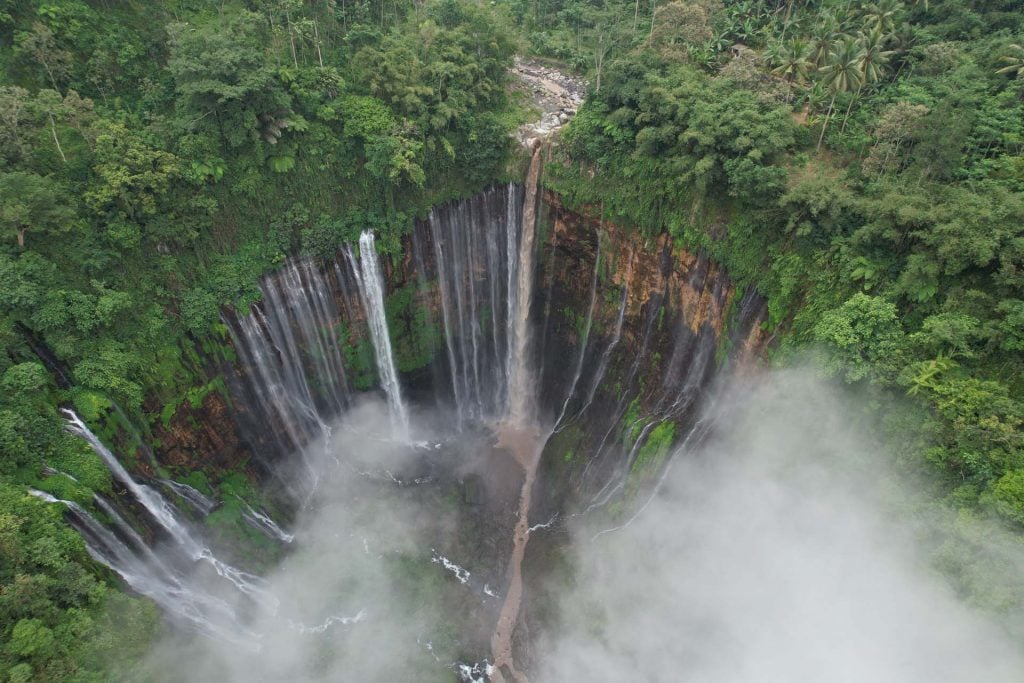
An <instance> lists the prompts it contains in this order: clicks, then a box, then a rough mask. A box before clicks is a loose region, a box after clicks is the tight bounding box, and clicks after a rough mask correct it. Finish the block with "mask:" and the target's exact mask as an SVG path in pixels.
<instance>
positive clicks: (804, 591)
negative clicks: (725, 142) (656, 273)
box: [538, 371, 1024, 683]
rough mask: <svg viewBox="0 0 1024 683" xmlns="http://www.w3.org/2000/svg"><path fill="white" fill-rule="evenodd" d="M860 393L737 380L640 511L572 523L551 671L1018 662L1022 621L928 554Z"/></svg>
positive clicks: (931, 667) (1012, 667)
mask: <svg viewBox="0 0 1024 683" xmlns="http://www.w3.org/2000/svg"><path fill="white" fill-rule="evenodd" d="M859 410H860V408H859V407H858V405H857V404H856V402H855V401H853V400H852V399H851V398H849V397H844V396H843V395H841V394H839V393H838V392H837V391H836V390H835V388H834V387H830V386H829V385H827V384H825V383H823V382H822V381H821V380H819V379H815V378H814V376H813V374H812V373H811V372H810V371H802V372H797V371H778V372H774V373H770V374H767V375H765V376H764V377H759V378H756V379H755V380H753V381H752V382H749V383H747V382H744V383H739V384H737V385H734V386H733V387H732V388H731V390H730V391H727V392H726V393H725V395H724V396H723V397H722V398H721V399H720V401H719V402H718V403H717V404H716V406H715V408H714V409H713V410H712V413H713V414H714V415H715V418H714V419H715V423H716V427H715V430H714V435H713V436H712V437H711V438H710V440H709V442H708V443H706V444H705V445H704V446H702V447H701V448H699V449H698V452H696V453H679V454H677V455H676V458H675V460H674V461H673V464H672V470H671V472H670V473H669V474H668V476H667V477H666V479H665V481H664V483H663V485H662V488H661V489H660V490H659V493H658V494H657V496H656V497H655V498H654V500H653V501H652V502H651V503H650V505H648V506H647V507H646V509H645V510H644V511H643V512H642V513H641V514H640V515H639V516H638V517H637V518H636V519H635V520H634V521H633V522H632V523H631V524H630V525H629V526H628V527H626V528H625V529H621V530H618V531H614V532H611V533H606V534H600V526H599V525H598V526H595V525H594V524H590V523H587V520H586V519H585V520H584V521H583V522H581V523H579V524H577V525H574V527H573V529H572V531H571V534H572V537H573V541H572V557H573V560H574V561H575V562H576V563H578V566H579V575H578V576H577V577H576V580H575V587H574V588H573V589H572V590H570V591H568V592H567V593H566V594H565V595H564V596H563V598H562V600H561V602H560V605H559V611H560V620H559V622H558V623H559V626H558V627H557V628H553V629H552V633H551V635H552V639H551V641H545V642H543V643H542V644H541V645H540V646H539V647H540V649H541V650H542V652H543V655H541V657H540V659H541V665H540V670H541V672H542V673H541V675H540V676H539V677H538V679H539V680H544V681H560V680H608V681H614V680H645V681H679V680H684V681H772V682H774V681H779V682H781V681H798V680H820V681H850V682H854V681H893V682H895V681H909V682H915V683H916V682H921V683H925V682H929V681H970V680H977V681H981V680H984V681H1016V680H1020V676H1021V672H1022V671H1024V659H1022V658H1021V655H1020V652H1019V650H1018V649H1017V647H1016V645H1015V644H1014V642H1013V641H1012V640H1011V638H1010V637H1009V635H1008V634H1007V632H1006V631H1005V630H1003V628H1001V627H1000V625H999V624H996V623H993V622H990V621H988V620H987V619H985V618H984V617H981V616H979V615H978V614H977V613H976V612H973V611H971V610H970V609H969V608H968V607H967V606H965V605H964V604H963V603H962V602H960V601H959V600H958V599H957V598H956V597H955V595H954V594H953V593H952V592H951V590H950V588H949V586H948V585H947V583H946V582H945V581H944V580H943V579H942V578H941V577H940V576H938V575H937V574H935V572H934V571H933V570H931V569H930V568H929V567H928V566H927V559H926V557H925V555H924V553H923V552H922V550H921V547H920V544H919V542H917V541H916V540H915V535H914V530H913V529H912V528H911V525H910V524H909V523H908V520H907V519H905V518H904V514H905V510H901V509H895V508H894V502H893V498H892V496H891V495H889V494H890V493H891V492H890V491H887V489H888V488H889V487H891V486H893V485H894V483H893V482H892V481H889V479H890V478H891V477H893V476H895V475H893V474H892V464H891V462H892V461H891V456H890V455H888V454H887V453H885V452H882V451H880V450H878V449H879V444H878V443H877V442H875V441H873V440H871V439H869V435H867V434H864V433H863V432H859V431H858V430H857V429H856V428H855V427H853V426H852V424H856V422H851V420H850V416H851V415H854V414H856V413H857V412H858V411H859ZM882 448H885V447H884V446H883V447H882ZM906 483H907V482H904V485H905V484H906ZM923 514H924V515H926V516H927V515H928V514H930V513H927V512H925V513H923ZM918 523H919V525H920V526H919V528H920V527H924V528H927V525H928V524H930V523H932V520H928V519H924V520H918ZM596 534H600V535H599V536H597V537H596V538H595V535H596ZM1012 559H1013V560H1014V565H1011V566H1018V567H1019V566H1021V565H1020V564H1019V563H1020V561H1021V557H1020V556H1019V555H1015V556H1013V557H1012Z"/></svg>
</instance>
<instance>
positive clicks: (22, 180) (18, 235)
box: [0, 171, 76, 247]
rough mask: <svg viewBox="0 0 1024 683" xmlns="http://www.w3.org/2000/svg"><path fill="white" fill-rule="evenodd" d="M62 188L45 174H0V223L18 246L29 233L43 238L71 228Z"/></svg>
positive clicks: (71, 213) (71, 212)
mask: <svg viewBox="0 0 1024 683" xmlns="http://www.w3.org/2000/svg"><path fill="white" fill-rule="evenodd" d="M66 202H67V196H66V190H64V189H63V188H62V187H61V186H60V185H59V184H58V183H57V182H55V181H54V180H52V179H50V178H49V177H44V176H39V175H36V174H35V173H26V172H24V171H11V172H8V173H0V222H2V223H3V225H4V228H5V229H6V230H7V231H8V232H9V234H10V233H13V234H11V237H12V238H14V240H15V242H17V245H18V246H19V247H24V246H25V236H26V235H27V234H28V233H29V232H31V233H33V234H37V235H39V236H40V237H43V236H45V235H48V234H54V233H64V232H68V231H70V230H71V229H72V228H73V227H74V223H75V220H76V216H75V212H74V210H73V209H72V208H71V207H69V206H68V205H67V203H66Z"/></svg>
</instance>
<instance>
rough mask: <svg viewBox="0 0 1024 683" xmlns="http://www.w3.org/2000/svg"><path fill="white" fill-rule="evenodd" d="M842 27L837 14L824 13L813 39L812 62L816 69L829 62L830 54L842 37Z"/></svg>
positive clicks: (815, 29)
mask: <svg viewBox="0 0 1024 683" xmlns="http://www.w3.org/2000/svg"><path fill="white" fill-rule="evenodd" d="M841 32H842V26H841V25H840V22H839V20H838V19H837V18H836V15H835V14H832V13H831V12H823V13H822V14H821V19H820V21H819V22H818V25H817V26H815V27H814V35H813V37H812V38H811V49H810V54H809V57H810V60H811V63H813V64H814V66H816V67H819V68H820V67H822V66H824V65H825V63H826V62H827V61H828V55H829V52H831V50H832V46H833V45H834V44H835V41H836V39H837V38H838V37H839V36H840V35H842V33H841Z"/></svg>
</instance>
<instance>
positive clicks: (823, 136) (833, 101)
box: [814, 91, 839, 152]
mask: <svg viewBox="0 0 1024 683" xmlns="http://www.w3.org/2000/svg"><path fill="white" fill-rule="evenodd" d="M838 94H839V92H838V91H836V92H834V93H832V101H831V102H829V103H828V113H826V114H825V123H823V124H822V126H821V135H819V136H818V146H817V147H815V149H814V151H816V152H820V151H821V143H822V141H823V140H824V139H825V131H826V130H828V120H829V117H830V116H832V105H834V104H835V103H836V95H838Z"/></svg>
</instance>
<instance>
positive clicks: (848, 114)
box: [839, 86, 864, 135]
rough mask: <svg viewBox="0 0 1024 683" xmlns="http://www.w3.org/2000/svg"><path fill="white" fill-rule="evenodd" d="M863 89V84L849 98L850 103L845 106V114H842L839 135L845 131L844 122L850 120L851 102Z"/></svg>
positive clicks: (854, 100)
mask: <svg viewBox="0 0 1024 683" xmlns="http://www.w3.org/2000/svg"><path fill="white" fill-rule="evenodd" d="M863 89H864V86H861V87H859V88H857V92H855V93H854V94H853V97H852V98H850V104H849V106H847V107H846V115H845V116H843V125H842V126H841V127H840V128H839V134H840V135H842V134H843V133H845V132H846V122H847V121H849V120H850V111H851V110H852V109H853V103H854V102H856V101H857V98H858V97H860V93H861V91H862V90H863Z"/></svg>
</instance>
